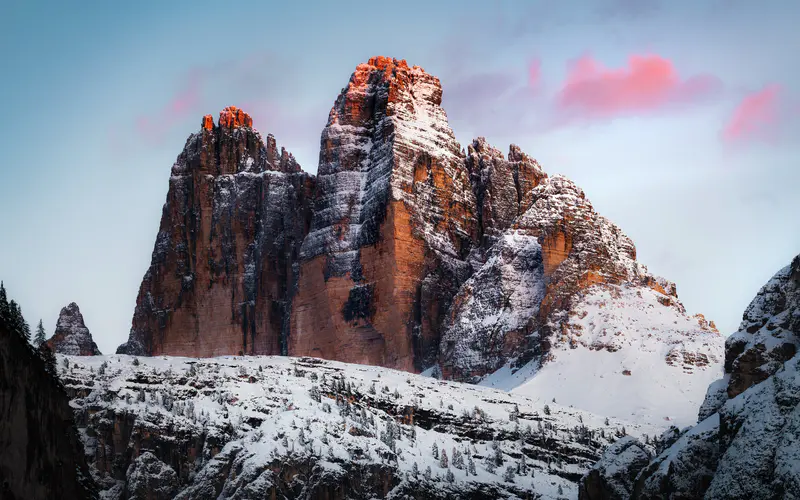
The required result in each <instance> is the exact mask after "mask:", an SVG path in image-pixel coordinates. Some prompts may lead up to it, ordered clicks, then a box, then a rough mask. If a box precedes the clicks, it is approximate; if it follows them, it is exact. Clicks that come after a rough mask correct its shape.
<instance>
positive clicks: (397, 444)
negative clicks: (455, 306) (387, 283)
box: [58, 355, 662, 499]
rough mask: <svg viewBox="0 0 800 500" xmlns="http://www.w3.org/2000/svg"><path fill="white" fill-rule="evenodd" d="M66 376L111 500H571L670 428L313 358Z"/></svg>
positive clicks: (72, 362)
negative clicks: (614, 449)
mask: <svg viewBox="0 0 800 500" xmlns="http://www.w3.org/2000/svg"><path fill="white" fill-rule="evenodd" d="M58 369H59V375H60V377H61V379H62V380H63V382H64V383H65V385H66V387H67V391H68V392H69V394H70V395H71V398H72V401H71V405H72V407H73V408H74V410H75V413H76V421H77V422H78V427H79V429H80V431H81V434H82V438H83V441H84V444H85V448H86V454H87V461H88V462H89V463H90V464H91V467H92V469H93V474H94V475H95V478H96V480H97V482H98V483H99V484H100V487H101V489H103V495H104V498H172V497H173V496H175V497H176V498H185V499H189V498H191V499H204V498H209V499H211V498H238V499H245V498H265V497H270V495H273V498H275V496H277V498H284V497H286V498H365V499H366V498H372V497H383V498H420V499H422V498H575V496H576V495H577V480H578V478H580V477H581V475H582V474H584V473H585V472H586V471H587V470H588V469H589V467H591V465H592V464H593V463H594V462H595V461H596V460H597V458H598V457H599V455H600V452H601V450H602V449H603V448H604V447H605V446H606V445H608V444H609V443H610V442H612V441H614V440H616V439H618V438H619V437H621V436H622V435H623V434H626V435H630V436H636V437H640V438H641V437H643V436H644V435H645V434H647V435H656V434H658V433H660V432H661V430H662V429H661V428H659V427H656V426H650V425H642V424H637V423H631V422H628V421H624V420H619V419H613V418H612V419H607V418H606V417H603V416H598V415H593V414H591V413H588V412H585V411H581V410H577V409H573V408H569V407H566V406H563V405H560V404H557V403H553V402H546V403H545V402H541V401H533V400H531V399H529V398H527V397H524V396H521V395H512V394H508V393H507V392H504V391H499V390H495V389H490V388H486V387H480V386H475V385H468V384H461V383H456V382H448V381H441V380H437V379H434V378H430V377H424V376H419V375H414V374H409V373H406V372H401V371H395V370H389V369H385V368H380V367H371V366H361V365H350V364H344V363H339V362H332V361H323V360H319V359H314V358H289V357H280V356H274V357H270V356H246V357H223V358H205V359H190V358H178V357H151V358H138V359H137V358H133V357H130V356H126V355H113V356H105V357H103V356H95V357H78V356H59V368H58ZM445 457H446V458H445ZM145 491H147V492H149V494H148V495H149V496H147V495H145V494H144V492H145Z"/></svg>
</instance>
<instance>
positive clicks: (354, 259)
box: [289, 57, 478, 370]
mask: <svg viewBox="0 0 800 500" xmlns="http://www.w3.org/2000/svg"><path fill="white" fill-rule="evenodd" d="M441 99H442V89H441V86H440V84H439V80H438V79H437V78H436V77H434V76H431V75H429V74H427V73H426V72H425V71H424V70H422V68H419V67H417V66H414V67H409V66H408V65H407V64H406V62H405V61H398V60H396V59H389V58H383V57H377V58H373V59H370V61H369V62H368V63H367V64H361V65H359V66H358V67H357V68H356V71H355V73H353V76H352V77H351V78H350V82H349V84H348V86H347V87H346V88H345V89H344V90H343V91H342V93H341V94H340V95H339V98H338V99H337V100H336V103H335V104H334V106H333V109H332V110H331V112H330V115H329V117H328V124H327V125H326V127H325V129H324V130H323V132H322V139H321V145H320V147H321V151H320V164H319V169H318V172H317V175H318V177H317V193H316V196H315V201H314V217H313V219H312V224H311V231H310V233H309V234H308V236H307V238H306V240H305V242H304V243H303V247H302V250H301V252H300V278H299V290H298V294H297V296H296V297H295V301H294V304H293V309H292V329H291V334H290V340H289V352H290V353H292V354H294V355H310V356H318V357H323V358H329V359H339V360H342V361H347V362H356V363H364V364H373V365H382V366H388V367H392V368H400V369H404V370H420V369H422V368H424V367H426V366H429V365H430V364H432V363H433V362H434V361H435V358H436V351H437V348H438V340H439V339H438V337H439V327H440V324H441V322H442V320H443V319H444V317H445V314H446V311H447V309H448V306H449V304H450V300H451V299H452V296H453V295H454V294H455V292H456V290H457V287H458V285H460V284H461V283H462V282H463V281H464V280H466V278H467V277H468V276H469V274H470V272H471V271H470V268H469V265H468V264H467V263H466V262H465V258H466V256H467V254H468V253H469V251H470V249H471V247H472V244H473V241H474V240H475V238H476V235H477V232H478V227H477V222H476V218H475V196H474V194H473V192H472V187H471V185H470V179H469V174H468V171H467V169H466V167H465V163H464V157H463V155H462V153H461V151H460V147H459V145H458V143H457V142H456V140H455V137H454V135H453V132H452V130H451V129H450V127H449V126H448V124H447V119H446V115H445V113H444V110H443V109H442V108H441V107H440V104H441Z"/></svg>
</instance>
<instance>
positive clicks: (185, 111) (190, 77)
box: [136, 68, 205, 144]
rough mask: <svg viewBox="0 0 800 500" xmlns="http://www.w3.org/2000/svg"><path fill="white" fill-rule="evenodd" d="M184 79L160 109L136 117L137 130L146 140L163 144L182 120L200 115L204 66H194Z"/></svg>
mask: <svg viewBox="0 0 800 500" xmlns="http://www.w3.org/2000/svg"><path fill="white" fill-rule="evenodd" d="M183 80H184V81H183V82H182V84H181V85H180V86H179V87H178V89H177V91H176V92H175V93H174V94H172V96H170V98H169V100H168V101H167V103H166V104H164V105H163V106H162V107H161V108H160V109H158V110H157V111H155V112H153V113H149V114H147V115H140V116H138V117H137V118H136V130H137V132H138V133H139V135H140V136H141V137H142V138H143V139H145V140H146V141H148V142H151V143H155V144H161V143H162V142H163V139H164V138H165V135H166V134H167V133H168V132H169V131H170V130H171V129H172V127H173V126H175V125H176V124H177V123H179V122H180V121H181V120H183V119H185V118H187V117H190V116H193V115H198V116H199V115H200V111H201V105H202V94H203V90H204V84H205V72H204V71H203V69H202V68H193V69H191V70H189V71H188V72H187V73H186V75H185V76H184V77H183Z"/></svg>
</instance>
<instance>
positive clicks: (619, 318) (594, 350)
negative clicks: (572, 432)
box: [481, 285, 725, 428]
mask: <svg viewBox="0 0 800 500" xmlns="http://www.w3.org/2000/svg"><path fill="white" fill-rule="evenodd" d="M660 297H663V295H662V294H659V293H658V292H656V291H654V290H651V289H649V288H645V287H633V286H630V287H628V286H608V285H607V286H604V287H594V288H592V289H590V290H589V291H588V293H586V294H585V295H584V296H583V297H582V298H581V299H580V300H579V301H577V304H576V306H575V307H574V308H573V311H572V312H571V314H570V316H571V317H570V320H569V324H568V327H569V328H568V331H569V332H570V335H569V337H564V338H562V339H560V340H559V341H558V342H557V343H555V344H554V346H553V349H552V350H551V352H550V358H549V359H548V360H547V361H545V362H544V363H543V364H542V366H541V367H540V364H539V363H538V360H535V361H532V362H530V363H529V364H527V365H525V366H524V367H522V368H521V369H519V370H518V371H516V372H514V373H512V370H511V369H510V367H509V366H508V365H507V366H505V367H504V368H502V369H500V370H498V371H496V372H495V373H493V374H491V375H488V376H487V377H485V378H484V379H483V380H482V381H481V385H484V386H489V387H495V388H498V389H503V390H507V391H511V392H512V393H513V394H519V395H524V396H527V397H529V398H531V399H533V400H535V401H538V402H544V401H551V400H552V399H553V398H555V399H556V401H558V402H559V403H561V404H563V405H567V406H570V405H572V406H575V407H576V408H581V409H583V410H586V411H589V412H592V413H595V414H599V415H608V416H613V417H616V418H620V419H624V420H631V421H634V422H642V423H647V424H649V425H653V426H662V427H664V428H666V427H669V426H670V425H677V426H678V427H684V426H687V425H693V424H695V423H696V422H697V413H698V409H699V408H700V405H701V404H702V402H703V398H704V397H705V395H706V390H707V389H708V386H709V384H711V383H712V382H714V381H715V380H717V379H718V378H719V377H720V376H721V375H722V362H723V359H722V353H723V344H724V340H725V339H724V338H723V337H722V336H720V335H711V334H710V332H708V331H704V330H701V329H700V328H699V327H698V318H694V317H690V316H687V315H684V314H681V313H679V312H678V311H676V310H675V308H674V307H671V306H664V305H663V304H661V303H659V302H658V299H659V298H660Z"/></svg>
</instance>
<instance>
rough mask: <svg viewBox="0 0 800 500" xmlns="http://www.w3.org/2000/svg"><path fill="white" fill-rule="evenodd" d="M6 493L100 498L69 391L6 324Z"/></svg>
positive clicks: (0, 480)
mask: <svg viewBox="0 0 800 500" xmlns="http://www.w3.org/2000/svg"><path fill="white" fill-rule="evenodd" d="M0 415H1V416H2V417H0V498H2V499H4V500H5V499H8V500H13V499H23V498H76V499H78V498H95V497H96V494H95V493H94V485H93V482H92V480H91V476H90V474H89V469H88V468H87V466H86V462H85V460H84V457H83V446H82V445H81V442H80V439H79V437H78V432H77V429H76V428H75V423H74V421H73V415H72V409H71V408H70V406H69V401H68V399H67V395H66V394H65V392H64V388H63V386H62V385H61V384H60V383H59V382H58V380H57V379H56V378H55V377H54V376H53V375H51V374H50V373H48V372H47V369H46V368H45V364H44V362H43V361H42V359H41V358H40V357H39V356H38V355H37V354H36V353H35V352H34V351H33V350H32V348H31V347H30V345H29V344H28V343H27V342H26V341H25V339H23V338H22V337H20V336H18V335H16V334H12V333H9V331H8V329H7V328H6V326H5V325H3V324H0Z"/></svg>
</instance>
